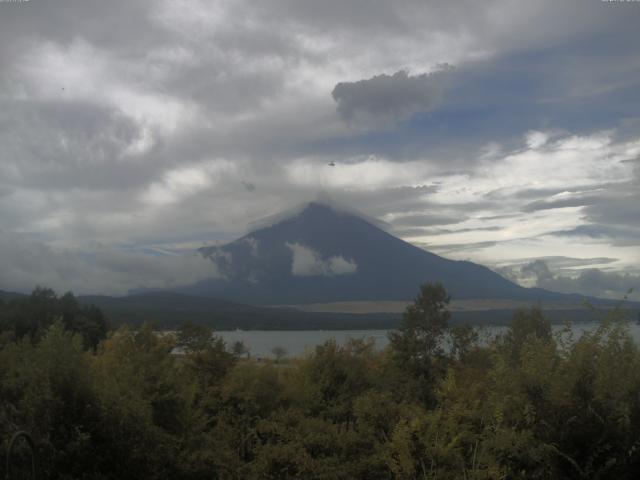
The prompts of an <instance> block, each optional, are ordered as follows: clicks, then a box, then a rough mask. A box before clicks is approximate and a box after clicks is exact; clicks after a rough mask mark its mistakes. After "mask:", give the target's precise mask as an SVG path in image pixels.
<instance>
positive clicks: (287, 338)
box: [216, 322, 640, 358]
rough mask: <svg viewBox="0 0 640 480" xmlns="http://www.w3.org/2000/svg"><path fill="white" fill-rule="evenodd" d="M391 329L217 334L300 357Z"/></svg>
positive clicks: (636, 328) (379, 344)
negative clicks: (327, 344)
mask: <svg viewBox="0 0 640 480" xmlns="http://www.w3.org/2000/svg"><path fill="white" fill-rule="evenodd" d="M597 325H598V324H597V323H595V322H594V323H576V324H574V325H573V327H572V330H573V335H574V338H578V337H579V336H580V335H582V334H583V333H584V332H586V331H589V330H593V329H594V328H596V327H597ZM563 328H564V327H563V326H562V325H554V326H553V329H554V331H556V332H557V331H559V330H562V329H563ZM629 328H630V333H631V335H632V336H633V338H634V339H635V341H636V342H638V343H640V325H638V324H637V323H631V324H630V325H629ZM506 330H507V327H503V326H493V327H482V328H478V331H479V332H480V338H481V339H485V341H486V339H487V338H490V337H493V336H495V335H499V334H501V333H504V332H505V331H506ZM389 331H390V330H283V331H276V330H231V331H218V332H216V334H217V335H220V336H221V337H222V338H223V339H224V340H225V342H227V344H228V345H230V344H232V343H233V342H236V341H238V340H240V341H242V342H244V344H245V346H247V347H248V348H249V353H250V354H251V356H253V357H262V358H265V357H273V354H272V353H271V350H272V349H273V348H274V347H283V348H284V349H285V350H286V351H287V356H290V357H299V356H303V355H305V354H307V353H310V352H312V351H313V349H314V348H315V347H316V346H317V345H321V344H322V343H324V342H326V341H327V340H330V339H332V338H333V339H335V340H336V342H337V343H338V344H340V345H344V344H345V343H346V342H347V341H348V340H349V339H350V338H373V339H374V341H375V345H376V348H378V349H383V348H384V347H385V346H386V345H387V344H388V343H389V340H388V337H387V334H388V332H389Z"/></svg>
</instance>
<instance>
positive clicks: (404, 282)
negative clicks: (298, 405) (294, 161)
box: [181, 203, 570, 305]
mask: <svg viewBox="0 0 640 480" xmlns="http://www.w3.org/2000/svg"><path fill="white" fill-rule="evenodd" d="M200 253H202V254H203V255H204V256H205V257H207V258H209V259H211V261H212V262H214V263H215V265H216V267H217V269H218V271H219V272H220V274H221V277H222V278H220V279H210V280H206V281H203V282H200V283H198V284H196V285H192V286H189V287H186V288H183V289H181V292H183V293H189V294H195V295H203V296H211V297H217V298H222V299H225V300H231V301H237V302H243V303H252V304H258V305H259V304H264V305H269V304H272V305H273V304H303V303H316V302H318V303H323V302H338V301H354V300H359V301H364V300H409V299H411V298H413V296H414V295H415V291H416V286H417V285H421V284H423V283H425V282H433V281H439V282H441V283H442V284H444V285H445V286H446V288H447V290H448V291H449V292H450V293H451V295H452V297H453V298H454V299H488V298H491V299H511V300H531V301H537V300H555V299H568V298H570V297H569V296H567V295H562V294H557V293H553V292H548V291H545V290H541V289H528V288H523V287H521V286H519V285H516V284H515V283H513V282H510V281H509V280H507V279H505V278H504V277H502V276H500V275H498V274H497V273H495V272H493V271H491V270H490V269H488V268H486V267H484V266H481V265H477V264H475V263H472V262H468V261H455V260H449V259H446V258H443V257H440V256H438V255H435V254H433V253H430V252H427V251H425V250H423V249H420V248H418V247H415V246H414V245H411V244H410V243H407V242H405V241H403V240H400V239H399V238H396V237H394V236H393V235H391V234H389V233H387V232H385V231H384V230H382V229H381V228H379V227H377V226H375V225H373V224H372V223H370V222H369V221H367V220H365V219H363V218H361V217H359V216H357V215H354V214H351V213H347V212H343V211H340V210H338V209H335V208H333V207H331V206H328V205H324V204H320V203H310V204H308V205H307V206H306V208H304V209H303V210H302V211H301V212H300V213H298V214H297V215H294V216H291V217H289V218H287V219H285V220H282V221H281V222H279V223H277V224H275V225H272V226H269V227H266V228H262V229H259V230H256V231H254V232H251V233H249V234H247V235H245V236H243V237H242V238H240V239H238V240H235V241H233V242H231V243H228V244H226V245H223V246H214V247H205V248H202V249H200Z"/></svg>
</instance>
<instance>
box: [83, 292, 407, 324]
mask: <svg viewBox="0 0 640 480" xmlns="http://www.w3.org/2000/svg"><path fill="white" fill-rule="evenodd" d="M79 301H80V302H81V303H82V304H85V305H95V306H97V307H99V308H100V309H101V310H102V311H103V312H104V313H105V314H106V315H107V316H108V317H109V319H110V320H111V322H112V323H113V324H114V326H118V325H121V324H130V325H140V324H142V323H145V322H150V323H151V324H152V325H154V326H155V327H157V328H167V329H171V328H177V327H179V326H180V325H181V324H182V323H183V322H185V321H191V322H193V323H198V324H204V325H209V326H212V327H214V328H215V329H217V330H234V329H236V328H240V329H244V330H318V329H321V330H322V329H324V330H331V329H345V328H347V329H367V328H393V327H395V326H396V325H397V323H398V320H399V318H400V315H398V314H388V313H381V314H367V315H358V314H350V313H344V314H343V313H338V314H334V313H314V312H300V311H298V310H293V309H286V308H260V307H253V306H250V305H243V304H239V303H232V302H226V301H221V300H217V299H213V298H206V297H197V296H192V295H184V294H178V293H172V292H151V293H144V294H138V295H130V296H127V297H108V296H102V295H91V296H82V297H79Z"/></svg>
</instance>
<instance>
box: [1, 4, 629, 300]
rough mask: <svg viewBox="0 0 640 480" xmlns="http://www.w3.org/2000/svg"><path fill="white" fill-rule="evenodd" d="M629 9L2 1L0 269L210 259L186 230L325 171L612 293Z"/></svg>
mask: <svg viewBox="0 0 640 480" xmlns="http://www.w3.org/2000/svg"><path fill="white" fill-rule="evenodd" d="M639 26H640V2H628V1H627V2H624V1H620V2H609V1H604V2H603V1H600V0H575V1H567V0H562V1H559V0H554V1H548V0H536V1H507V0H505V1H493V0H487V1H484V2H477V1H471V0H462V1H456V2H442V1H425V0H415V1H377V0H353V1H346V0H322V1H319V0H260V1H243V0H229V1H204V0H203V1H191V0H170V1H163V0H126V1H105V0H100V1H96V0H57V1H51V0H29V1H23V2H15V1H11V2H9V1H6V0H5V1H2V0H0V289H4V290H29V289H31V288H32V287H33V286H34V284H36V283H38V284H46V285H48V286H52V287H54V288H56V289H58V290H66V289H73V290H74V291H76V292H77V293H84V292H96V291H100V292H107V293H124V292H126V291H127V290H128V289H129V288H135V287H137V286H142V285H144V286H171V285H178V284H183V283H188V282H191V281H193V280H194V279H198V278H202V277H203V276H206V275H207V274H208V273H209V270H208V268H209V267H210V265H205V264H203V263H202V262H201V260H200V259H198V258H197V257H196V256H193V255H191V256H189V255H187V256H186V257H185V256H184V253H185V252H189V251H191V250H193V249H194V248H197V247H199V246H201V245H203V244H211V243H213V242H221V241H227V240H231V239H233V238H235V237H237V236H238V235H240V234H243V233H245V232H246V231H247V230H249V229H250V226H251V224H252V222H255V221H256V220H258V219H260V218H262V217H265V216H268V215H270V214H273V213H276V212H278V211H280V210H284V209H287V208H291V207H293V206H295V205H297V204H299V203H301V202H305V201H309V200H313V199H314V198H316V197H318V195H319V194H320V192H323V193H322V195H323V196H328V197H329V198H331V199H332V200H333V201H335V202H337V203H340V204H344V205H345V206H348V207H349V208H354V209H357V210H359V211H361V212H363V213H364V214H366V215H369V216H373V217H377V218H379V219H381V220H383V221H385V222H387V223H388V224H389V228H390V229H391V230H392V231H393V232H394V233H395V234H397V235H398V236H400V237H401V238H403V239H405V240H407V241H410V242H412V243H415V244H417V245H419V246H421V247H423V248H426V249H428V250H431V251H434V252H435V253H438V254H441V255H444V256H446V257H449V258H456V259H470V260H472V261H475V262H478V263H483V264H485V265H487V266H489V267H491V268H493V269H495V270H497V271H500V272H501V273H502V274H503V275H505V276H508V277H509V278H512V279H514V280H516V281H519V282H520V283H522V284H524V285H527V286H531V285H539V286H544V287H547V288H553V289H558V290H561V291H580V292H581V293H589V294H598V295H605V296H612V297H616V298H617V297H620V296H621V295H622V294H623V293H624V291H625V290H626V289H627V288H628V287H630V286H634V285H636V284H638V285H637V286H638V287H640V282H639V281H638V280H639V279H640V277H639V276H638V275H640V186H639V185H640V161H639V158H640V113H639V112H640V109H639V108H638V107H639V106H640V50H639V49H638V28H639ZM330 162H334V163H335V166H330V165H329V163H330ZM176 254H179V255H176ZM635 298H639V299H640V296H638V295H637V293H636V294H635Z"/></svg>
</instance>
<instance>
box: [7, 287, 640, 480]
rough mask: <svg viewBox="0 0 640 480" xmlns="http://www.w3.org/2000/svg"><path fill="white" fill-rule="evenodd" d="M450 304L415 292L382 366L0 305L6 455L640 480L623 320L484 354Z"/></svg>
mask: <svg viewBox="0 0 640 480" xmlns="http://www.w3.org/2000/svg"><path fill="white" fill-rule="evenodd" d="M447 303H448V296H447V295H446V292H445V291H444V289H443V288H442V286H440V285H437V284H436V285H425V286H423V287H422V288H421V291H420V294H419V295H418V297H417V298H416V301H415V304H414V305H412V306H411V307H409V308H408V309H407V311H406V313H405V315H404V318H403V322H402V326H401V328H400V329H399V330H397V331H396V332H394V333H392V334H391V337H390V344H389V346H388V347H387V348H386V349H385V350H383V351H377V350H375V349H374V345H373V343H372V342H370V341H364V340H352V341H350V342H349V343H347V344H346V345H344V346H341V345H338V344H336V343H335V342H332V341H329V342H326V343H325V344H323V345H320V346H318V347H317V348H316V349H315V351H314V352H313V353H312V354H310V355H308V356H307V357H305V358H300V359H285V360H281V361H279V362H278V363H275V362H256V361H253V360H252V359H250V358H247V356H246V350H245V349H244V348H241V347H242V346H240V345H235V346H233V348H232V347H231V346H227V345H225V344H224V342H223V341H222V340H221V339H220V338H217V337H215V336H213V337H212V332H211V331H210V330H209V329H207V328H204V327H201V326H193V325H189V324H187V325H185V327H184V328H183V329H182V330H181V331H180V332H179V334H178V335H160V334H158V333H157V332H154V331H153V330H152V329H151V328H150V327H149V326H144V327H141V328H138V329H132V328H128V327H122V328H120V329H118V330H116V331H112V332H109V333H107V324H106V321H105V319H104V317H103V316H102V314H101V313H100V312H99V310H96V309H89V308H80V307H78V306H77V304H76V303H75V300H74V298H73V295H70V294H67V295H65V296H63V297H56V296H55V294H53V292H51V291H50V290H44V289H37V290H36V291H35V292H34V294H33V295H32V296H31V297H29V298H26V299H19V300H12V301H10V302H8V303H5V304H2V305H0V327H1V329H2V333H1V334H0V399H1V402H0V441H1V442H2V443H0V449H1V451H2V452H4V451H5V450H6V448H7V442H8V439H9V438H10V436H11V434H12V433H13V432H15V431H17V430H26V431H28V432H29V433H30V434H31V436H32V437H33V439H34V442H35V443H36V445H37V451H38V463H39V465H38V468H39V470H40V472H41V478H56V479H58V478H59V479H76V478H77V479H142V478H152V479H193V480H196V479H288V478H291V479H294V478H302V479H367V480H372V479H392V478H398V479H413V478H419V479H436V478H438V479H443V480H444V479H506V478H509V479H525V478H526V479H536V478H541V479H542V478H553V479H586V478H589V479H593V478H615V479H627V478H628V479H631V478H637V475H638V473H640V352H639V351H638V347H637V345H636V344H635V343H634V342H633V340H632V338H631V336H630V334H629V331H628V325H627V324H626V323H625V322H623V321H621V320H619V319H616V318H615V315H611V316H609V317H608V318H607V319H605V320H603V321H602V323H601V324H599V326H598V327H597V328H596V329H594V330H593V331H591V332H590V333H587V334H584V335H583V336H581V337H580V338H571V334H570V326H568V327H567V330H566V331H564V332H560V333H558V334H553V333H552V330H551V327H550V325H549V323H548V322H547V321H546V320H545V319H544V316H543V315H542V312H541V311H540V309H538V308H532V309H531V310H529V311H521V312H518V313H517V314H516V316H515V318H514V320H513V322H512V324H511V327H510V328H509V330H508V331H507V333H506V334H504V335H502V336H499V337H495V338H492V339H489V340H485V341H483V342H480V341H479V338H478V333H477V332H476V331H475V330H474V329H472V328H470V327H456V328H448V326H447V320H448V314H447V312H446V307H447ZM445 345H446V346H447V348H443V346H445ZM17 458H18V457H17ZM16 461H19V458H18V460H16ZM0 465H1V466H0V469H4V468H5V466H4V462H2V463H0ZM4 474H5V472H4V470H0V476H2V477H4Z"/></svg>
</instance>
